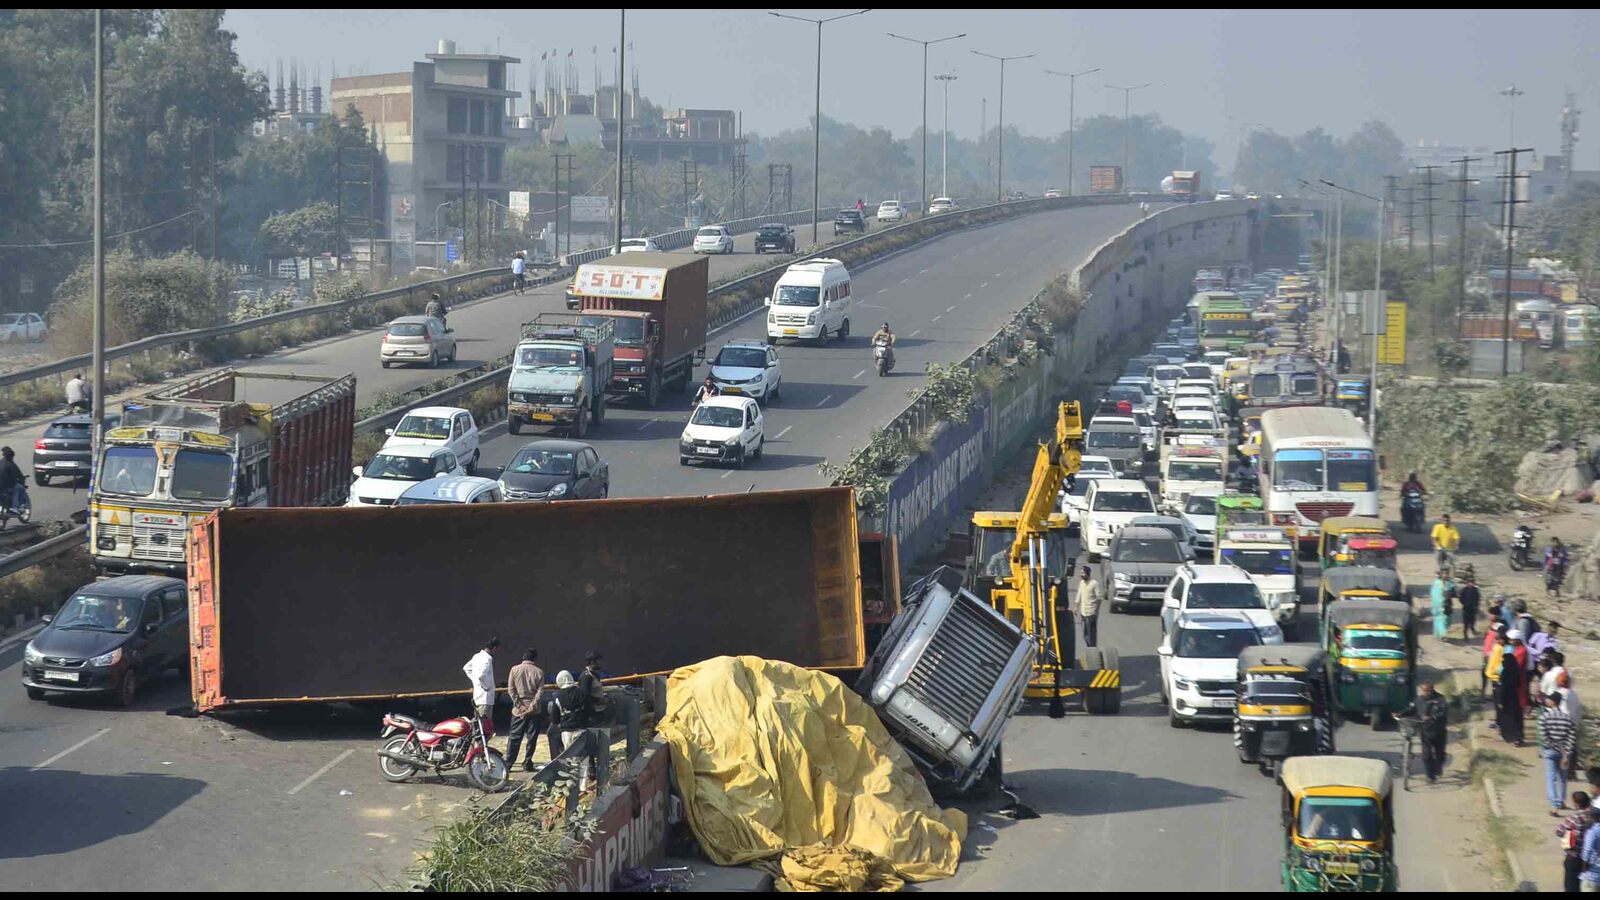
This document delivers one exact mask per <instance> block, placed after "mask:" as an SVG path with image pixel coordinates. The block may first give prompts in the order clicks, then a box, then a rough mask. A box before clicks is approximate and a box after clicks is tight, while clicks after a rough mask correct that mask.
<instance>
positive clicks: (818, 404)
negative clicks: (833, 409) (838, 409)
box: [817, 394, 833, 407]
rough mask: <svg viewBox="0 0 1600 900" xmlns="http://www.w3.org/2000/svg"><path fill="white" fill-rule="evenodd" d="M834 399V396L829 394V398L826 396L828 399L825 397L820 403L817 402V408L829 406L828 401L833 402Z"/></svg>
mask: <svg viewBox="0 0 1600 900" xmlns="http://www.w3.org/2000/svg"><path fill="white" fill-rule="evenodd" d="M832 399H833V395H832V394H829V395H828V396H826V397H823V398H822V399H821V400H818V401H817V406H819V407H820V406H824V405H826V404H827V402H828V401H829V400H832Z"/></svg>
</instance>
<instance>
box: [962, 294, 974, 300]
mask: <svg viewBox="0 0 1600 900" xmlns="http://www.w3.org/2000/svg"><path fill="white" fill-rule="evenodd" d="M961 299H963V300H971V299H972V295H971V294H968V295H966V296H965V297H962V298H961Z"/></svg>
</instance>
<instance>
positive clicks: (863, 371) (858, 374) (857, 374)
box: [850, 369, 867, 378]
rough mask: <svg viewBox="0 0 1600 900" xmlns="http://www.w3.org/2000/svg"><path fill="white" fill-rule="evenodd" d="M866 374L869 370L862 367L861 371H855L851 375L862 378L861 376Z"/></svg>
mask: <svg viewBox="0 0 1600 900" xmlns="http://www.w3.org/2000/svg"><path fill="white" fill-rule="evenodd" d="M865 374H867V370H866V369H862V370H861V371H859V372H857V373H855V374H854V375H851V376H850V377H851V378H860V377H861V376H863V375H865Z"/></svg>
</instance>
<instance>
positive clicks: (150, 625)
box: [139, 622, 161, 637]
mask: <svg viewBox="0 0 1600 900" xmlns="http://www.w3.org/2000/svg"><path fill="white" fill-rule="evenodd" d="M139 630H140V631H141V632H142V633H143V634H144V636H145V637H151V636H152V635H154V634H155V633H156V632H157V631H160V630H161V626H160V625H157V624H156V623H154V622H146V623H145V624H144V627H143V628H141V629H139Z"/></svg>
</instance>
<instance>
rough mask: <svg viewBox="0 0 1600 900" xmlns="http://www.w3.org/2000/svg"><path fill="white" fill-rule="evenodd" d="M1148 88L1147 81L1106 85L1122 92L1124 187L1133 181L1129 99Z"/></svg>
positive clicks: (1148, 83)
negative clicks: (1142, 89) (1129, 154)
mask: <svg viewBox="0 0 1600 900" xmlns="http://www.w3.org/2000/svg"><path fill="white" fill-rule="evenodd" d="M1149 86H1150V82H1148V81H1146V82H1145V83H1144V84H1136V85H1133V86H1132V87H1122V86H1121V85H1115V84H1108V85H1106V87H1108V88H1111V89H1112V90H1113V91H1121V92H1122V183H1123V184H1125V185H1126V184H1131V183H1132V181H1133V169H1132V168H1131V167H1130V166H1129V165H1128V158H1129V157H1128V139H1129V135H1130V131H1129V128H1128V109H1129V102H1130V99H1129V98H1131V97H1132V96H1133V92H1134V91H1137V90H1139V89H1140V88H1147V87H1149ZM1196 193H1198V191H1197V192H1196ZM1195 199H1197V200H1198V199H1199V198H1198V197H1196V198H1195Z"/></svg>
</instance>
